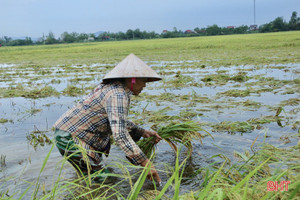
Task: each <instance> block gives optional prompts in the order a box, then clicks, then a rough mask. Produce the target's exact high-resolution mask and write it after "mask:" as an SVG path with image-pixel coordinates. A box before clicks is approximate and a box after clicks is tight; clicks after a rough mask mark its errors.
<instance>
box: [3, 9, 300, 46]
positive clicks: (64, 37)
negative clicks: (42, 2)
mask: <svg viewBox="0 0 300 200" xmlns="http://www.w3.org/2000/svg"><path fill="white" fill-rule="evenodd" d="M291 30H300V17H297V12H296V11H294V12H293V13H292V16H291V18H290V20H289V22H286V21H285V20H284V19H283V17H277V18H276V19H274V20H273V21H271V22H269V23H266V24H263V25H261V26H259V27H257V26H256V25H252V26H247V25H242V26H239V27H234V26H227V27H219V26H218V25H216V24H214V25H212V26H208V27H207V28H198V27H196V28H194V29H193V30H185V31H182V30H177V28H176V27H174V28H173V30H171V31H169V30H164V31H163V32H162V33H161V34H158V33H156V32H154V31H150V32H149V31H141V30H140V29H135V30H132V29H128V30H127V31H126V32H121V31H120V32H117V33H110V32H103V33H101V34H98V35H96V34H86V33H76V32H72V33H68V32H64V33H62V34H61V36H60V37H59V38H56V37H55V36H54V34H53V33H52V32H49V33H48V35H46V36H43V37H41V38H40V39H39V40H37V41H32V39H31V38H30V37H26V38H25V39H17V40H13V39H12V38H10V37H8V36H4V37H2V38H0V45H2V46H22V45H34V44H59V43H76V42H93V41H108V40H118V41H119V40H137V39H154V38H175V37H195V36H210V35H230V34H247V33H266V32H278V31H291Z"/></svg>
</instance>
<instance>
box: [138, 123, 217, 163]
mask: <svg viewBox="0 0 300 200" xmlns="http://www.w3.org/2000/svg"><path fill="white" fill-rule="evenodd" d="M200 131H204V132H206V133H207V134H208V135H210V136H211V137H212V135H211V134H210V133H208V132H207V131H205V130H204V129H202V128H201V126H200V125H199V124H198V123H197V122H195V121H186V122H181V123H174V122H171V123H170V124H169V125H167V126H163V127H160V128H159V129H158V130H157V133H158V134H159V135H160V137H161V138H162V139H163V140H165V141H166V142H167V143H168V144H169V145H170V146H171V148H172V149H173V150H174V152H175V153H177V151H178V150H177V145H178V144H183V145H184V146H185V147H186V148H187V149H188V151H187V153H188V155H189V156H190V155H191V153H192V150H193V146H192V142H191V141H192V140H193V139H199V140H200V142H201V144H202V137H203V135H202V134H201V133H199V132H200ZM137 144H138V146H139V147H140V148H141V150H142V151H143V152H144V153H145V155H146V156H147V157H148V158H150V156H151V154H152V153H153V152H155V138H154V137H149V138H144V139H142V140H140V141H139V142H138V143H137Z"/></svg>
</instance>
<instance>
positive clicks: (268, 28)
mask: <svg viewBox="0 0 300 200" xmlns="http://www.w3.org/2000/svg"><path fill="white" fill-rule="evenodd" d="M259 32H261V33H267V32H272V23H271V22H270V23H267V24H263V25H261V26H259Z"/></svg>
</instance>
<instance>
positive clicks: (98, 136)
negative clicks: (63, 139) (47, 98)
mask: <svg viewBox="0 0 300 200" xmlns="http://www.w3.org/2000/svg"><path fill="white" fill-rule="evenodd" d="M130 95H132V92H131V91H130V90H129V89H128V88H127V87H125V86H124V85H123V84H121V83H119V82H114V83H111V84H100V85H99V86H98V87H96V88H95V89H94V90H93V91H92V92H91V93H90V94H89V95H88V96H87V97H85V98H84V99H83V100H81V101H80V102H78V103H77V104H76V105H75V106H74V107H73V108H71V109H69V110H68V111H67V112H66V113H65V114H63V115H62V116H61V117H60V118H59V119H58V120H57V122H56V123H55V124H54V128H56V129H60V130H63V131H66V132H69V133H70V134H71V135H72V138H73V139H74V141H75V143H76V144H79V145H81V146H82V147H83V148H85V149H86V150H87V154H88V155H89V156H90V157H91V158H92V159H93V160H94V161H95V162H96V163H97V162H100V161H101V156H100V154H98V153H97V152H96V151H98V152H105V150H106V149H105V148H107V146H108V145H109V144H110V136H111V135H112V136H113V138H114V141H115V143H116V144H117V145H118V146H119V147H120V148H121V149H122V150H123V151H124V152H125V154H126V157H127V158H128V159H129V160H130V161H131V162H132V163H133V164H135V165H138V164H140V163H142V162H143V161H144V160H145V159H147V157H146V155H145V154H144V153H143V152H142V151H141V149H140V148H139V147H138V146H137V144H136V143H135V141H137V140H139V139H140V138H141V136H142V134H143V133H144V131H145V130H144V129H142V128H140V127H138V126H136V125H135V124H134V123H132V122H130V121H128V120H127V115H128V110H129V104H130Z"/></svg>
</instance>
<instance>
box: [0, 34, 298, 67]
mask: <svg viewBox="0 0 300 200" xmlns="http://www.w3.org/2000/svg"><path fill="white" fill-rule="evenodd" d="M299 35H300V32H299V31H294V32H280V33H267V34H249V35H228V36H210V37H194V38H176V39H156V40H137V41H120V42H95V43H78V44H59V45H44V46H25V47H1V48H0V55H1V56H0V63H6V64H37V65H43V66H45V65H66V64H67V65H68V64H87V65H89V64H94V63H106V64H108V63H110V64H115V63H116V62H119V61H120V60H121V59H123V58H124V57H125V56H127V55H128V54H130V53H134V54H136V55H138V56H140V57H141V58H142V59H143V60H147V61H149V60H151V61H161V60H163V61H181V60H200V61H201V63H202V64H205V65H209V66H222V65H223V66H224V65H225V66H227V65H247V64H255V65H264V64H270V63H280V64H285V63H298V62H299V61H300V55H299V51H300V39H299Z"/></svg>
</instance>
